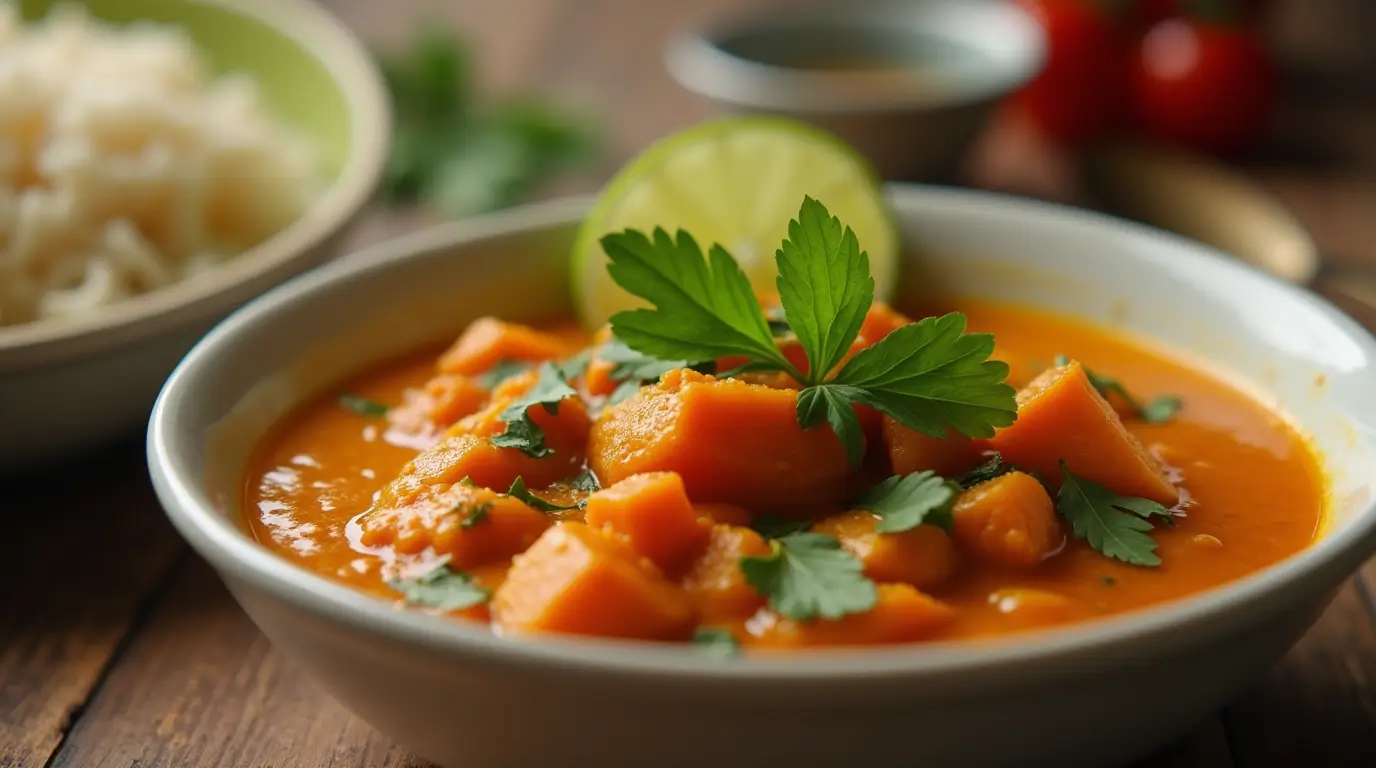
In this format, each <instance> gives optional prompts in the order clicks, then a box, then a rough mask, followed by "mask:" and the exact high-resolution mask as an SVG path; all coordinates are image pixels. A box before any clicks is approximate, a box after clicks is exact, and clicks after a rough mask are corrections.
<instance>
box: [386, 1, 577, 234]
mask: <svg viewBox="0 0 1376 768" xmlns="http://www.w3.org/2000/svg"><path fill="white" fill-rule="evenodd" d="M380 63H381V67H382V73H383V76H384V78H385V80H386V82H387V86H388V90H389V91H390V94H391V97H392V106H393V112H394V117H395V130H394V137H393V141H392V154H391V157H390V159H389V163H388V168H387V174H386V177H385V179H384V183H383V194H384V195H385V196H386V197H387V198H388V199H389V200H391V201H393V202H409V201H412V200H416V199H420V200H423V201H425V202H426V203H428V204H430V205H432V206H434V207H436V208H438V209H440V210H442V211H444V212H445V213H448V214H450V215H454V216H462V215H468V214H473V213H480V212H483V211H487V210H493V209H496V208H502V207H505V206H508V205H512V204H514V203H517V202H520V201H521V200H522V199H524V198H526V197H528V196H529V195H530V194H531V193H532V192H533V191H534V190H535V188H536V187H537V186H538V185H539V184H541V183H543V182H544V181H545V180H547V179H549V178H551V177H552V176H553V175H555V174H557V173H559V172H561V171H563V170H564V169H566V168H569V167H572V166H574V165H576V164H579V163H582V162H584V161H586V160H589V159H592V158H593V157H594V156H595V154H596V153H595V144H596V142H595V140H594V137H593V132H592V131H591V130H590V129H589V127H588V126H586V125H584V124H582V122H581V121H579V120H576V119H574V118H573V117H572V116H570V115H568V114H565V113H564V112H563V111H561V110H559V109H557V108H555V107H554V106H552V105H550V104H546V103H542V102H539V101H534V100H525V101H516V102H509V103H504V104H498V105H495V106H489V105H485V104H479V103H477V102H478V95H479V91H478V89H477V88H475V87H474V85H473V75H472V63H471V61H470V56H469V53H468V50H467V48H466V46H465V45H464V44H463V41H461V40H459V39H458V38H456V37H454V36H452V35H450V34H447V33H445V32H444V31H442V30H440V29H438V28H436V27H434V26H433V25H427V26H425V27H423V31H422V32H421V33H420V34H419V35H418V37H417V39H416V41H415V42H414V43H413V44H412V46H411V48H410V49H409V50H408V51H406V52H404V53H402V54H400V55H396V56H385V57H382V58H381V61H380Z"/></svg>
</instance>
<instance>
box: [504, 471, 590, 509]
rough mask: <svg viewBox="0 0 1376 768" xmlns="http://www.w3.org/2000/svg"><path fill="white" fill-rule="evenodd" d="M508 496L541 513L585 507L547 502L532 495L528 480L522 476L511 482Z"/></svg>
mask: <svg viewBox="0 0 1376 768" xmlns="http://www.w3.org/2000/svg"><path fill="white" fill-rule="evenodd" d="M506 495H508V496H510V497H511V498H513V499H516V500H518V501H521V502H523V503H525V505H526V506H528V507H530V508H532V509H538V510H540V511H541V512H563V511H565V510H569V509H577V508H579V507H581V506H583V505H582V504H581V503H580V504H568V505H564V504H555V503H554V502H552V501H546V500H545V499H542V498H540V497H539V496H536V495H535V494H534V493H532V492H531V490H530V489H529V488H527V487H526V479H525V478H524V477H521V476H520V475H517V476H516V479H515V480H512V481H511V488H510V489H508V490H507V492H506Z"/></svg>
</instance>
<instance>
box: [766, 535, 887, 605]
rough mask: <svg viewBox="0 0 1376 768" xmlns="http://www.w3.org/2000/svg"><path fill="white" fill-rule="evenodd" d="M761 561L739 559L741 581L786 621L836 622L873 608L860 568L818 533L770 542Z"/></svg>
mask: <svg viewBox="0 0 1376 768" xmlns="http://www.w3.org/2000/svg"><path fill="white" fill-rule="evenodd" d="M771 546H772V548H773V551H772V552H771V553H770V554H768V555H765V556H763V557H754V556H752V557H743V558H741V563H740V568H741V572H742V573H743V574H744V575H745V580H746V581H747V582H749V583H750V586H752V587H754V588H755V591H756V592H758V593H759V594H760V595H762V596H764V597H766V598H768V599H769V607H770V608H771V609H772V610H774V611H775V612H777V613H779V614H781V615H783V616H787V617H788V618H790V619H797V620H799V621H806V620H808V619H815V618H817V617H819V616H820V617H822V618H824V619H839V618H841V617H842V616H845V615H846V614H848V613H864V612H865V611H868V610H870V609H872V608H874V604H875V601H876V600H877V599H878V594H877V593H876V591H875V588H874V582H872V581H870V580H869V579H868V578H866V577H865V574H864V569H865V566H864V564H863V563H861V562H860V561H859V560H858V559H856V557H855V556H854V555H852V554H850V553H849V552H846V551H845V550H844V549H842V548H841V542H839V541H837V540H836V539H834V538H832V537H831V536H825V535H823V534H820V533H790V534H788V535H787V536H783V537H782V538H778V539H774V540H773V541H772V542H771Z"/></svg>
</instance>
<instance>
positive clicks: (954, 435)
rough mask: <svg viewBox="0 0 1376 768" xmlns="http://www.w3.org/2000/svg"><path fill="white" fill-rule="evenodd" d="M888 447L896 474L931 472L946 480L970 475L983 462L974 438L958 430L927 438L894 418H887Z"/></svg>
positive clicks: (886, 440) (886, 434) (884, 429)
mask: <svg viewBox="0 0 1376 768" xmlns="http://www.w3.org/2000/svg"><path fill="white" fill-rule="evenodd" d="M883 418H884V421H883V431H884V432H883V433H884V445H885V446H886V447H887V448H888V450H889V463H890V465H891V466H892V467H893V472H894V474H896V475H911V474H912V473H914V472H922V471H924V470H931V471H933V472H935V473H937V474H938V475H942V476H944V477H953V476H955V475H959V474H961V473H964V472H968V471H969V470H970V469H971V468H972V467H974V466H975V464H977V463H979V454H978V452H977V451H976V450H975V446H974V443H973V442H972V441H971V440H970V438H968V437H966V436H965V435H962V434H961V433H959V432H957V431H955V430H953V429H952V430H947V432H946V437H943V438H936V437H930V436H928V435H924V434H922V433H921V432H918V431H917V430H915V429H909V428H907V427H905V426H903V425H902V424H899V423H898V422H897V421H896V420H895V419H894V418H893V417H891V416H885V417H883Z"/></svg>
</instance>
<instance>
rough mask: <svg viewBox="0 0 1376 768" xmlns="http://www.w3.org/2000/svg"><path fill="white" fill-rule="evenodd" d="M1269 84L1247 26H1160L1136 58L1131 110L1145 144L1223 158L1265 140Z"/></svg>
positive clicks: (1272, 84) (1271, 96)
mask: <svg viewBox="0 0 1376 768" xmlns="http://www.w3.org/2000/svg"><path fill="white" fill-rule="evenodd" d="M1275 91H1276V78H1275V72H1274V70H1273V68H1272V65H1271V61H1270V59H1269V58H1268V56H1267V55H1266V51H1265V49H1264V48H1263V47H1262V45H1261V42H1260V41H1259V40H1258V39H1257V38H1256V36H1255V35H1254V34H1253V33H1252V31H1251V30H1250V29H1249V28H1248V27H1246V26H1229V25H1224V24H1217V23H1211V22H1207V21H1192V20H1186V19H1167V20H1166V21H1163V22H1161V23H1160V24H1157V25H1156V26H1154V27H1152V28H1151V30H1150V31H1149V32H1147V34H1146V36H1145V37H1143V38H1142V43H1141V46H1140V48H1139V51H1138V56H1137V63H1136V67H1135V72H1134V76H1133V102H1134V103H1133V106H1134V112H1135V115H1136V118H1137V122H1138V125H1139V126H1141V127H1142V129H1143V130H1144V131H1145V132H1146V133H1147V134H1148V135H1150V136H1153V137H1156V138H1159V139H1163V140H1166V141H1169V142H1172V143H1176V144H1181V145H1184V146H1187V147H1191V148H1194V149H1198V150H1202V151H1205V152H1214V153H1219V154H1230V153H1234V152H1241V151H1245V150H1247V149H1249V148H1250V147H1252V146H1254V145H1255V144H1256V142H1257V141H1258V140H1260V139H1261V137H1262V136H1263V135H1264V133H1265V131H1266V128H1267V125H1268V123H1269V122H1270V117H1271V111H1272V108H1273V106H1274V102H1275Z"/></svg>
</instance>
